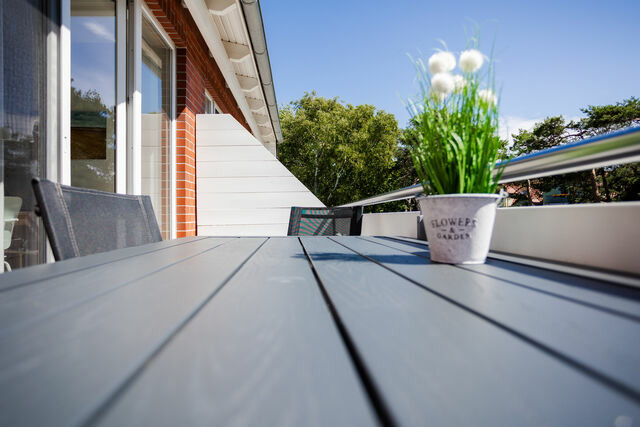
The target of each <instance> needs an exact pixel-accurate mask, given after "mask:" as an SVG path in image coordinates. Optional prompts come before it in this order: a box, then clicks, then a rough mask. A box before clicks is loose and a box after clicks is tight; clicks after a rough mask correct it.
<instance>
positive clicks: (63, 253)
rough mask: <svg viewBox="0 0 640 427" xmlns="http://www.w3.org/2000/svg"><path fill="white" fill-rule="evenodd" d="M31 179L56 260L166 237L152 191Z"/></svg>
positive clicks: (39, 211)
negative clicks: (120, 191) (129, 192)
mask: <svg viewBox="0 0 640 427" xmlns="http://www.w3.org/2000/svg"><path fill="white" fill-rule="evenodd" d="M32 184H33V191H34V193H35V196H36V201H37V203H38V205H37V206H36V214H38V215H41V216H42V219H43V222H44V227H45V230H46V232H47V237H48V238H49V242H50V243H51V249H52V250H53V255H54V257H55V259H56V261H60V260H64V259H68V258H74V257H77V256H84V255H90V254H95V253H99V252H106V251H110V250H113V249H120V248H125V247H130V246H138V245H144V244H146V243H153V242H160V241H162V234H161V233H160V227H158V222H157V221H156V217H155V215H154V213H153V206H152V205H151V199H150V198H149V196H132V195H127V194H116V193H107V192H104V191H97V190H89V189H86V188H77V187H69V186H65V185H60V184H57V183H55V182H51V181H48V180H45V179H42V180H40V179H37V178H36V179H34V180H33V182H32Z"/></svg>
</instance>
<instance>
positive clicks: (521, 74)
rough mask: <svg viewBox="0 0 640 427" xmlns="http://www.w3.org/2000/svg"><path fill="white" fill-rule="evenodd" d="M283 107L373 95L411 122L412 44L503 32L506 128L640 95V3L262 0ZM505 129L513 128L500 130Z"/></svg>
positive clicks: (500, 71) (485, 45) (452, 44)
mask: <svg viewBox="0 0 640 427" xmlns="http://www.w3.org/2000/svg"><path fill="white" fill-rule="evenodd" d="M260 4H261V8H262V14H263V19H264V25H265V31H266V34H267V42H268V47H269V55H270V59H271V66H272V70H273V77H274V81H275V88H276V96H277V98H278V103H279V104H280V105H282V104H287V103H289V102H290V101H292V100H295V99H298V98H300V97H301V96H302V94H303V93H304V92H305V91H312V90H316V91H317V92H318V94H319V95H320V96H325V97H334V96H338V97H340V98H341V99H342V100H344V101H345V102H347V103H352V104H372V105H374V106H376V107H377V108H380V109H383V110H385V111H387V112H390V113H393V114H394V115H395V116H396V118H397V119H398V121H399V124H400V126H401V127H404V126H405V124H406V122H407V120H408V118H409V116H408V113H407V112H406V111H405V109H404V106H403V104H402V101H401V98H406V97H408V96H411V95H413V94H414V93H416V92H417V88H416V86H415V83H414V72H413V68H412V65H411V63H410V62H409V59H408V58H407V53H410V54H412V55H417V54H418V52H420V51H421V52H422V53H423V54H424V56H428V55H430V54H431V53H433V52H434V49H435V48H438V47H441V46H440V44H439V40H440V39H441V40H444V41H445V42H446V43H447V46H448V47H449V49H450V50H452V51H454V52H459V51H461V50H463V49H464V47H465V27H466V28H467V30H471V29H472V28H473V25H474V24H473V23H474V22H475V23H477V24H478V25H479V26H480V29H481V37H480V39H481V40H480V48H481V50H483V51H484V52H485V53H489V49H490V47H491V44H492V43H493V41H494V39H495V53H494V57H495V59H496V71H497V73H496V74H497V75H496V84H497V86H498V87H499V88H501V90H502V92H501V94H502V96H501V100H500V111H501V116H502V119H503V120H502V122H503V125H507V126H508V128H509V131H515V130H517V128H519V127H525V128H527V127H531V126H532V125H533V123H534V122H535V121H536V120H539V119H542V118H544V117H545V116H549V115H558V114H562V115H564V116H565V117H570V118H572V117H579V116H580V108H581V107H584V106H586V105H590V104H591V105H598V104H607V103H614V102H617V101H621V100H623V99H625V98H628V97H630V96H640V47H639V46H638V41H639V40H640V26H639V25H638V22H639V21H638V19H639V18H640V1H639V0H626V1H620V0H612V1H606V2H605V1H572V2H561V1H557V0H556V1H546V0H536V1H527V2H523V1H520V2H519V1H495V2H482V1H473V2H472V1H439V2H436V1H420V0H414V1H407V0H402V1H401V0H393V1H388V0H387V1H385V2H383V1H368V2H361V1H354V0H343V1H331V0H328V1H327V0H324V1H308V0H307V1H302V0H298V1H294V0H262V1H261V3H260ZM502 132H503V134H506V128H503V130H502Z"/></svg>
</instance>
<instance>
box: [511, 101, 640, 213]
mask: <svg viewBox="0 0 640 427" xmlns="http://www.w3.org/2000/svg"><path fill="white" fill-rule="evenodd" d="M580 111H582V113H584V114H585V117H584V118H582V119H580V120H577V121H571V122H569V123H567V122H566V121H565V120H564V118H563V117H562V116H556V117H547V118H546V119H544V120H543V121H542V122H540V123H537V124H536V125H535V126H534V128H533V130H531V131H526V130H520V131H519V132H518V133H517V134H515V135H513V139H514V144H513V146H512V147H511V152H512V153H513V154H514V155H516V156H518V155H522V154H528V153H533V152H536V151H540V150H544V149H547V148H551V147H556V146H559V145H563V144H567V143H570V142H574V141H577V140H580V139H583V138H588V137H592V136H595V135H600V134H603V133H608V132H612V131H615V130H619V129H622V128H625V127H629V126H633V125H638V124H640V100H638V99H637V98H635V97H631V98H629V99H626V100H624V101H622V102H618V103H616V104H613V105H600V106H594V105H590V106H588V107H586V108H583V109H581V110H580ZM526 186H527V195H526V196H527V198H528V202H529V204H532V200H531V190H532V186H535V187H536V188H538V189H540V190H542V191H550V190H552V189H555V188H559V189H561V191H562V192H566V193H568V194H570V200H571V202H572V203H585V202H601V201H603V200H602V191H600V190H601V189H602V190H603V192H604V201H607V202H610V201H612V200H637V199H638V198H639V195H638V193H639V188H638V187H639V186H640V177H639V175H638V165H637V164H630V165H614V166H609V167H606V168H601V169H599V170H598V171H596V170H595V169H592V170H590V171H585V172H579V173H575V174H568V175H561V176H557V177H547V178H544V179H536V180H528V181H527V182H526Z"/></svg>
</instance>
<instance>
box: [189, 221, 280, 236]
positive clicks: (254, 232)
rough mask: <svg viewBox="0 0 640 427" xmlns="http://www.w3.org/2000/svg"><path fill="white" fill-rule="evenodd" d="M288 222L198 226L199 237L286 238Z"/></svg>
mask: <svg viewBox="0 0 640 427" xmlns="http://www.w3.org/2000/svg"><path fill="white" fill-rule="evenodd" d="M287 226H288V222H287V223H284V224H257V225H198V235H200V236H286V234H287Z"/></svg>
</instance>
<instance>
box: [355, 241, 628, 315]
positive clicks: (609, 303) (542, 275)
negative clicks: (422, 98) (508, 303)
mask: <svg viewBox="0 0 640 427" xmlns="http://www.w3.org/2000/svg"><path fill="white" fill-rule="evenodd" d="M363 238H364V239H366V240H369V241H375V242H377V243H379V244H383V245H386V246H391V247H393V248H396V249H399V250H402V251H405V252H409V253H412V254H414V255H418V256H421V257H424V258H429V248H428V246H427V245H425V244H424V243H418V242H413V241H407V240H404V239H400V238H386V237H385V238H370V237H363ZM456 268H464V269H466V270H469V271H475V272H477V273H481V274H485V275H487V276H489V277H493V278H496V279H500V280H507V281H509V282H510V283H514V284H518V285H521V286H526V287H528V288H529V289H533V290H536V291H538V292H543V293H547V294H550V295H555V296H558V297H561V298H567V299H570V300H573V301H576V302H581V303H584V304H586V305H590V306H593V307H599V308H601V309H604V310H608V311H611V312H614V313H615V312H617V313H619V314H621V315H625V316H627V317H630V318H634V319H636V320H640V291H639V290H638V289H635V288H631V287H626V286H620V285H617V284H612V283H607V282H603V281H600V280H597V279H589V278H585V277H580V276H576V275H572V274H567V273H560V272H557V271H552V270H544V269H541V268H537V267H531V266H527V265H524V264H516V263H513V262H506V261H501V260H498V259H492V258H488V259H487V262H486V264H481V265H459V266H456Z"/></svg>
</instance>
